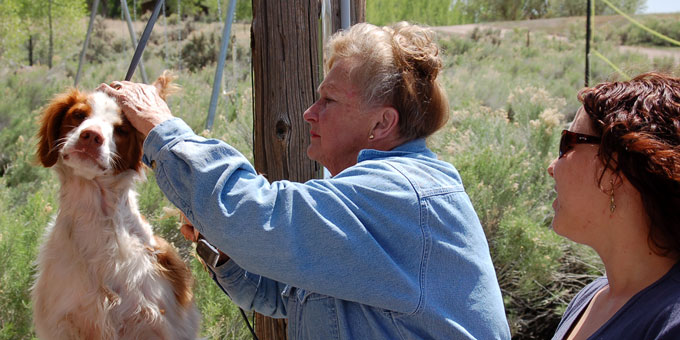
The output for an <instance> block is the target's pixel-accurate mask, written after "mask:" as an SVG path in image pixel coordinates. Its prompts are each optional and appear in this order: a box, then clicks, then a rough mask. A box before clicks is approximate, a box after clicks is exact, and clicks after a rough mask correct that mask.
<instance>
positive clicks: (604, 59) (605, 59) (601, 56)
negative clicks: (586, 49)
mask: <svg viewBox="0 0 680 340" xmlns="http://www.w3.org/2000/svg"><path fill="white" fill-rule="evenodd" d="M605 1H606V0H605ZM592 52H593V54H595V55H596V56H597V57H598V58H600V59H602V60H603V61H604V62H605V63H607V64H608V65H609V66H611V67H612V68H613V69H614V70H615V71H616V72H618V73H619V74H620V75H621V76H622V77H623V78H625V79H624V80H630V79H631V77H630V76H629V75H627V74H626V73H625V72H623V71H621V69H620V68H618V67H616V65H614V63H612V62H611V61H610V60H609V59H607V58H606V57H605V56H603V55H602V54H601V53H600V52H598V51H596V50H594V49H593V50H592Z"/></svg>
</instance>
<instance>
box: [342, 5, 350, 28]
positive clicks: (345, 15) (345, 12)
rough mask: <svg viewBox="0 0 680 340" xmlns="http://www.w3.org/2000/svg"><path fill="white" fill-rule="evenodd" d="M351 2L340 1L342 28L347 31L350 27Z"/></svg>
mask: <svg viewBox="0 0 680 340" xmlns="http://www.w3.org/2000/svg"><path fill="white" fill-rule="evenodd" d="M349 1H350V0H340V27H341V28H342V29H343V30H345V29H348V28H349V26H350V20H351V17H352V15H351V10H350V3H349Z"/></svg>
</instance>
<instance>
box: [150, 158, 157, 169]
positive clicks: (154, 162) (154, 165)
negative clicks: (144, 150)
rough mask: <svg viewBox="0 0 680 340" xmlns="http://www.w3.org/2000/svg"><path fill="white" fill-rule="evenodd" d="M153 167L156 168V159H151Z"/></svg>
mask: <svg viewBox="0 0 680 340" xmlns="http://www.w3.org/2000/svg"><path fill="white" fill-rule="evenodd" d="M151 169H154V170H156V161H155V160H153V161H151Z"/></svg>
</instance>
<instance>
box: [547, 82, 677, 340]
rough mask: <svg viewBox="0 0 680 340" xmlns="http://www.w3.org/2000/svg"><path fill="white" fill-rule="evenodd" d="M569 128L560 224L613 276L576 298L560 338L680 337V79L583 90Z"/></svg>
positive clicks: (556, 172) (560, 176) (559, 165)
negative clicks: (592, 252)
mask: <svg viewBox="0 0 680 340" xmlns="http://www.w3.org/2000/svg"><path fill="white" fill-rule="evenodd" d="M579 100H580V101H581V102H582V103H583V107H582V108H581V109H580V110H579V111H578V113H577V115H576V117H575V120H574V122H573V123H572V125H571V127H570V129H569V130H565V131H564V132H563V133H562V140H561V141H560V152H559V157H558V158H557V159H556V160H554V161H553V162H552V164H550V167H549V168H548V173H549V174H550V175H551V176H552V177H553V178H554V179H555V190H556V191H557V198H556V199H555V201H554V203H553V208H554V209H555V217H554V219H553V224H552V225H553V229H554V230H555V232H556V233H558V234H560V235H562V236H564V237H566V238H569V239H571V240H573V241H575V242H578V243H582V244H586V245H588V246H590V247H592V248H593V249H595V251H596V252H597V253H598V255H599V256H600V258H601V259H602V262H603V263H604V267H605V270H606V276H605V277H602V278H598V279H596V280H595V281H593V282H592V283H591V284H589V285H588V286H586V287H585V288H584V289H583V290H582V291H581V292H579V293H578V294H577V295H576V297H575V298H574V299H573V300H572V301H571V303H570V304H569V307H568V308H567V310H566V312H565V314H564V316H563V318H562V321H561V322H560V325H559V327H558V329H557V331H556V333H555V336H554V337H553V339H646V340H647V339H680V265H678V256H679V255H680V79H678V78H672V77H669V76H665V75H661V74H655V73H649V74H643V75H640V76H638V77H636V78H635V79H633V80H631V81H627V82H612V83H603V84H600V85H597V86H595V87H593V88H586V89H584V90H582V91H581V92H580V93H579Z"/></svg>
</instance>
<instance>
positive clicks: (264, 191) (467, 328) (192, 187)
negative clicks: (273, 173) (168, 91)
mask: <svg viewBox="0 0 680 340" xmlns="http://www.w3.org/2000/svg"><path fill="white" fill-rule="evenodd" d="M143 160H144V162H145V163H146V164H148V165H150V166H151V167H152V168H153V169H154V170H155V175H156V179H157V183H158V186H159V187H160V188H161V190H162V191H163V192H164V193H165V195H166V196H167V197H168V199H169V200H170V201H171V202H172V203H173V204H175V205H176V206H177V207H178V208H179V209H181V210H182V211H183V212H184V213H185V214H186V216H187V217H188V218H189V219H190V220H191V221H192V222H193V223H194V226H195V227H196V228H197V229H198V230H199V231H200V232H201V234H203V235H204V236H205V238H206V239H207V240H209V241H210V242H211V243H212V244H213V245H215V246H216V247H217V248H219V249H221V250H222V251H223V252H225V253H227V254H228V255H229V257H230V258H231V259H230V260H229V261H228V262H226V263H225V264H223V265H221V266H219V267H218V268H211V270H212V271H213V277H214V279H215V280H216V282H217V283H218V284H219V285H220V286H221V287H222V289H223V290H224V291H225V292H227V294H228V295H229V296H230V297H231V299H232V300H233V301H234V302H235V303H236V304H238V305H239V306H241V307H242V308H244V309H248V310H253V309H254V310H256V311H257V312H259V313H261V314H264V315H268V316H271V317H275V318H287V319H288V335H289V338H290V339H291V340H293V339H510V331H509V328H508V324H507V320H506V317H505V311H504V308H503V301H502V298H501V293H500V289H499V286H498V282H497V280H496V274H495V271H494V267H493V264H492V263H491V257H490V255H489V248H488V244H487V241H486V237H485V235H484V232H483V230H482V227H481V225H480V223H479V219H478V218H477V215H476V213H475V211H474V209H473V207H472V204H471V202H470V200H469V198H468V196H467V194H466V193H465V191H464V188H463V184H462V182H461V179H460V176H459V174H458V172H457V171H456V169H455V168H454V167H453V166H452V165H450V164H448V163H446V162H443V161H439V160H437V158H436V156H435V155H434V153H432V152H431V151H430V150H429V149H427V147H426V145H425V140H424V139H420V140H414V141H411V142H408V143H405V144H403V145H401V146H399V147H397V148H395V149H393V150H391V151H377V150H363V151H361V152H360V154H359V158H358V163H357V164H356V165H354V166H352V167H349V168H347V169H345V170H344V171H342V172H341V173H339V174H337V175H336V176H335V177H333V178H331V179H319V180H310V181H307V182H305V183H295V182H289V181H276V182H273V183H269V182H268V181H267V180H266V179H265V178H264V177H263V176H260V175H258V174H257V173H256V172H255V169H254V168H253V167H252V165H251V164H250V163H249V162H248V160H247V159H246V158H245V157H244V156H243V155H241V154H240V153H239V152H238V151H237V150H235V149H234V148H232V147H231V146H229V145H227V144H226V143H224V142H221V141H218V140H213V139H205V138H202V137H200V136H197V135H195V134H194V133H193V132H192V130H191V129H190V128H189V127H188V126H187V125H186V124H185V123H184V122H183V121H181V120H180V119H178V118H174V119H172V120H169V121H166V122H164V123H162V124H160V125H158V126H156V127H155V128H154V129H153V130H152V131H151V132H150V133H149V135H148V137H147V138H146V140H145V142H144V156H143Z"/></svg>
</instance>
